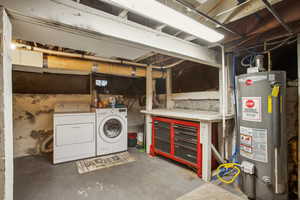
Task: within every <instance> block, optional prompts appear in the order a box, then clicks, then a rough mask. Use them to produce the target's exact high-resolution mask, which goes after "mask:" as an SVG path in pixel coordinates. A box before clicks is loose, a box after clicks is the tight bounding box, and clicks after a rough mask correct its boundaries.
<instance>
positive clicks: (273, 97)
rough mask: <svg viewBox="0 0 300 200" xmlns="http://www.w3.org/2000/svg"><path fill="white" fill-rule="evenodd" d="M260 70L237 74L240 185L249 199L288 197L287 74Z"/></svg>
mask: <svg viewBox="0 0 300 200" xmlns="http://www.w3.org/2000/svg"><path fill="white" fill-rule="evenodd" d="M258 64H259V62H258ZM261 69H262V68H261V66H257V67H256V69H253V68H252V69H251V68H250V69H248V73H247V74H243V75H239V76H237V77H236V81H237V101H238V103H237V104H238V108H237V130H238V134H237V142H236V145H237V147H238V160H239V162H240V167H241V175H240V179H239V185H240V188H241V190H242V191H243V192H244V193H245V194H246V195H247V196H248V198H249V199H258V200H278V199H282V200H287V199H288V197H287V194H288V192H287V136H286V122H285V121H286V110H285V98H286V74H285V72H284V71H270V72H261V71H260V70H261Z"/></svg>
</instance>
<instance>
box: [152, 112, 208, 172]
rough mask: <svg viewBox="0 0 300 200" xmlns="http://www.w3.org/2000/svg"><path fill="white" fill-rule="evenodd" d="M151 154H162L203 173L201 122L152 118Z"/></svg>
mask: <svg viewBox="0 0 300 200" xmlns="http://www.w3.org/2000/svg"><path fill="white" fill-rule="evenodd" d="M151 154H152V155H155V154H158V155H162V156H164V157H167V158H170V159H172V160H175V161H177V162H180V163H183V164H185V165H189V166H191V167H193V168H195V169H197V174H198V176H201V175H202V147H201V143H200V124H199V123H195V122H189V121H181V120H175V119H169V118H161V117H153V118H152V145H151Z"/></svg>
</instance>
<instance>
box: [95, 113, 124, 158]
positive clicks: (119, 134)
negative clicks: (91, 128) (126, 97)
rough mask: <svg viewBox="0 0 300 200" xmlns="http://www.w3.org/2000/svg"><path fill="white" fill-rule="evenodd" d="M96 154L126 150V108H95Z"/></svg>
mask: <svg viewBox="0 0 300 200" xmlns="http://www.w3.org/2000/svg"><path fill="white" fill-rule="evenodd" d="M96 115H97V116H96V123H97V155H98V156H99V155H106V154H111V153H116V152H121V151H126V150H127V109H126V108H104V109H97V110H96Z"/></svg>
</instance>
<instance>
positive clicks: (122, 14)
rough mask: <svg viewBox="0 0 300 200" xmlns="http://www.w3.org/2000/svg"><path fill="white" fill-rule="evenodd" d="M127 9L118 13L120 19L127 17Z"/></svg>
mask: <svg viewBox="0 0 300 200" xmlns="http://www.w3.org/2000/svg"><path fill="white" fill-rule="evenodd" d="M128 12H129V11H128V10H126V9H124V10H122V11H121V12H120V13H119V17H121V18H122V19H127V18H128Z"/></svg>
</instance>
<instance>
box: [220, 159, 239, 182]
mask: <svg viewBox="0 0 300 200" xmlns="http://www.w3.org/2000/svg"><path fill="white" fill-rule="evenodd" d="M239 166H240V164H238V163H224V164H221V165H219V167H218V168H217V177H218V179H219V180H220V181H221V182H223V183H226V184H230V183H233V182H234V181H235V180H236V178H237V177H238V175H239V174H240V173H241V170H240V168H239ZM232 173H233V176H232V177H231V178H230V179H228V180H227V179H224V178H223V177H224V176H227V175H229V174H232Z"/></svg>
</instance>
